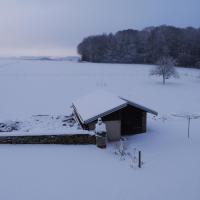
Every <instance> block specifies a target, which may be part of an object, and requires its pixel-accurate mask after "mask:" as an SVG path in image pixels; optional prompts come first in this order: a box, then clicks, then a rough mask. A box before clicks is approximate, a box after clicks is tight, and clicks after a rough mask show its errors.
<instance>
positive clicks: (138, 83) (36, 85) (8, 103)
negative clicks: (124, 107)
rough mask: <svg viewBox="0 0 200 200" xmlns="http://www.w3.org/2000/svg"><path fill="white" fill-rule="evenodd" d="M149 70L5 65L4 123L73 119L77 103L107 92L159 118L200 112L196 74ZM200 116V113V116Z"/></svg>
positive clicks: (1, 78) (0, 79) (1, 64)
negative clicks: (172, 75) (164, 75)
mask: <svg viewBox="0 0 200 200" xmlns="http://www.w3.org/2000/svg"><path fill="white" fill-rule="evenodd" d="M151 68H152V66H149V65H126V64H124V65H122V64H91V63H77V62H68V61H62V62H59V61H58V62H56V61H25V60H5V59H4V60H0V91H1V99H0V108H1V112H0V119H12V118H23V117H27V116H31V115H34V114H36V115H37V114H50V115H51V114H64V115H65V114H69V112H71V110H70V108H69V107H70V105H71V102H72V101H73V100H74V99H76V98H78V97H79V96H81V95H85V94H86V93H88V92H91V91H93V90H96V89H99V88H105V89H107V90H110V91H111V92H114V93H116V94H119V95H123V96H125V97H127V98H129V99H131V100H133V101H136V102H138V103H141V104H144V105H146V106H149V107H151V108H153V109H155V110H157V111H158V112H159V113H164V114H168V113H170V112H183V111H193V112H194V111H198V109H199V103H198V102H199V101H200V93H199V84H200V80H198V79H197V76H198V75H199V73H200V72H199V71H198V70H195V69H180V68H179V69H178V71H179V73H180V75H181V78H180V79H177V80H174V79H171V80H168V81H167V85H166V86H165V87H164V86H163V85H162V84H161V79H160V78H155V77H154V78H153V77H150V76H149V70H150V69H151ZM199 112H200V111H199Z"/></svg>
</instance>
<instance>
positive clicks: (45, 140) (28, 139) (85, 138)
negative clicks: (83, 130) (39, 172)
mask: <svg viewBox="0 0 200 200" xmlns="http://www.w3.org/2000/svg"><path fill="white" fill-rule="evenodd" d="M0 144H96V137H95V136H94V135H89V134H77V135H41V136H0Z"/></svg>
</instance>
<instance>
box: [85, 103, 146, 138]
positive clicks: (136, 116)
mask: <svg viewBox="0 0 200 200" xmlns="http://www.w3.org/2000/svg"><path fill="white" fill-rule="evenodd" d="M146 118H147V113H146V112H144V111H142V110H140V109H138V108H134V107H132V106H127V107H125V108H122V109H121V110H119V111H116V112H114V113H111V114H109V115H107V116H104V117H102V120H103V121H104V122H105V123H106V121H117V120H120V121H121V135H131V134H138V133H144V132H146V125H147V119H146ZM96 123H97V120H96V121H94V122H91V123H89V124H88V125H87V126H85V128H86V129H88V130H94V129H95V124H96Z"/></svg>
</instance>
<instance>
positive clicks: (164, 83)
mask: <svg viewBox="0 0 200 200" xmlns="http://www.w3.org/2000/svg"><path fill="white" fill-rule="evenodd" d="M163 85H165V75H164V74H163Z"/></svg>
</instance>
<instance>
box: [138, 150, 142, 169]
mask: <svg viewBox="0 0 200 200" xmlns="http://www.w3.org/2000/svg"><path fill="white" fill-rule="evenodd" d="M138 153H139V156H138V167H139V168H142V153H141V151H139V152H138Z"/></svg>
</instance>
